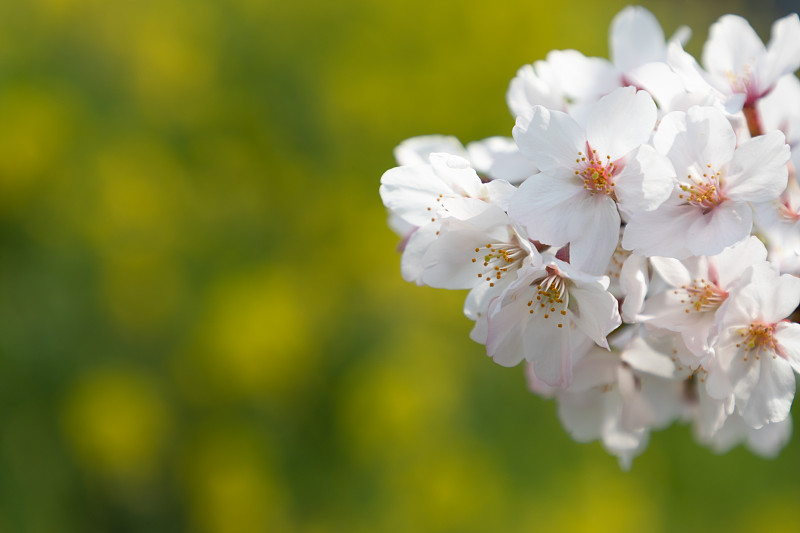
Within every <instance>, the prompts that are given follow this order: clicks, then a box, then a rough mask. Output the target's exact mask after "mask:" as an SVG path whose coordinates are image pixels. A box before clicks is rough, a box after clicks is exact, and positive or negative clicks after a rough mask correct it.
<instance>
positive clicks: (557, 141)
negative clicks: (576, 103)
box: [512, 106, 586, 171]
mask: <svg viewBox="0 0 800 533" xmlns="http://www.w3.org/2000/svg"><path fill="white" fill-rule="evenodd" d="M512 133H513V135H514V140H515V141H516V143H517V146H519V150H520V152H522V154H523V155H525V157H527V158H528V159H530V160H531V161H532V162H533V164H534V165H536V167H538V168H539V170H542V171H545V170H549V169H552V168H555V167H563V166H565V165H568V164H571V162H573V161H575V157H576V156H577V155H578V152H581V151H585V150H586V137H585V135H584V133H583V130H582V128H581V127H580V126H579V125H578V123H577V122H575V119H573V118H572V117H570V116H569V115H567V114H566V113H562V112H560V111H550V110H549V109H547V108H545V107H542V106H536V107H534V108H533V109H532V110H531V111H530V112H529V113H526V114H524V115H521V116H519V117H517V123H516V125H515V126H514V129H513V132H512Z"/></svg>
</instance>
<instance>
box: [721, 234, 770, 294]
mask: <svg viewBox="0 0 800 533" xmlns="http://www.w3.org/2000/svg"><path fill="white" fill-rule="evenodd" d="M766 260H767V249H766V247H765V246H764V243H762V242H761V241H760V240H759V238H758V237H755V236H750V237H748V238H747V239H745V240H744V241H742V242H740V243H737V244H735V245H733V246H730V247H728V248H725V249H724V250H723V251H722V252H721V253H720V254H718V255H716V256H714V257H712V258H709V263H711V264H712V265H713V267H714V270H715V271H716V275H717V284H718V285H719V286H720V287H723V288H726V287H729V286H730V285H731V284H733V283H735V282H737V281H738V280H739V279H740V278H741V276H742V274H743V273H744V271H745V270H746V269H747V267H749V266H751V265H755V264H756V263H760V262H762V261H766Z"/></svg>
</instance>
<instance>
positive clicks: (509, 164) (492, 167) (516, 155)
mask: <svg viewBox="0 0 800 533" xmlns="http://www.w3.org/2000/svg"><path fill="white" fill-rule="evenodd" d="M467 151H468V152H469V159H470V161H472V164H473V165H474V166H475V169H476V170H478V172H481V173H483V174H486V175H487V176H489V177H490V178H491V179H493V180H498V179H500V180H507V181H509V182H512V183H520V182H522V181H523V180H525V179H526V178H527V177H528V176H530V175H532V174H535V173H536V172H538V171H539V170H538V169H537V168H536V165H534V164H533V162H532V161H531V160H530V159H528V158H527V157H525V156H524V155H523V154H522V153H521V152H520V151H519V148H518V147H517V143H515V142H514V139H512V138H510V137H489V138H488V139H484V140H482V141H476V142H471V143H469V144H468V145H467Z"/></svg>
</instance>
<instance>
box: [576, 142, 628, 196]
mask: <svg viewBox="0 0 800 533" xmlns="http://www.w3.org/2000/svg"><path fill="white" fill-rule="evenodd" d="M587 155H588V157H587ZM587 155H584V154H583V152H578V157H577V158H576V159H575V162H576V163H578V169H577V170H576V171H575V175H576V176H579V177H581V178H582V179H583V188H584V189H587V190H589V191H591V192H593V193H598V194H605V195H607V196H610V197H611V198H613V199H614V201H616V197H615V196H614V174H616V172H617V171H618V170H619V168H617V166H616V165H615V163H614V162H613V161H611V156H608V155H607V156H606V160H605V161H603V160H602V159H600V158H599V157H598V155H597V150H592V152H591V153H590V154H587Z"/></svg>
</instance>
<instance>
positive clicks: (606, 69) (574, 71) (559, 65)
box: [547, 50, 621, 100]
mask: <svg viewBox="0 0 800 533" xmlns="http://www.w3.org/2000/svg"><path fill="white" fill-rule="evenodd" d="M547 64H548V65H549V66H550V67H551V68H552V72H553V76H554V78H555V79H556V80H557V82H558V84H559V86H560V87H561V88H562V90H563V91H564V94H565V95H567V96H568V97H570V98H571V99H573V100H587V99H591V100H593V99H596V98H599V97H600V96H602V95H604V94H607V93H610V92H611V91H613V90H614V89H615V88H617V87H619V86H620V82H621V76H620V73H619V71H618V70H617V69H616V68H615V67H614V65H612V64H611V62H610V61H608V60H607V59H603V58H600V57H586V56H584V55H583V54H582V53H580V52H578V51H577V50H553V51H551V52H550V53H548V54H547Z"/></svg>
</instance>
